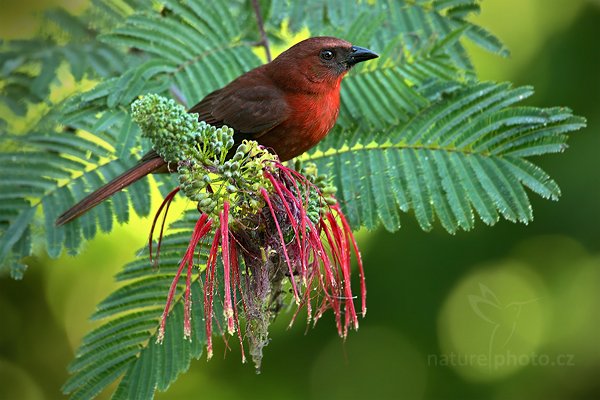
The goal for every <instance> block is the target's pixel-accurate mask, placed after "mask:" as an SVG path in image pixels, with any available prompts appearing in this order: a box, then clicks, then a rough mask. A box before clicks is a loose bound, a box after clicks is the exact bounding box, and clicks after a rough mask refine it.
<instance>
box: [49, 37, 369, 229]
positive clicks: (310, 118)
mask: <svg viewBox="0 0 600 400" xmlns="http://www.w3.org/2000/svg"><path fill="white" fill-rule="evenodd" d="M377 57H378V55H377V54H376V53H374V52H372V51H371V50H368V49H365V48H363V47H358V46H353V45H352V44H351V43H349V42H347V41H345V40H342V39H337V38H334V37H314V38H310V39H306V40H304V41H302V42H300V43H298V44H296V45H294V46H292V47H290V48H289V49H288V50H286V51H285V52H283V53H281V54H280V55H279V56H278V57H277V58H276V59H274V60H273V61H271V62H270V63H268V64H264V65H261V66H260V67H258V68H255V69H253V70H251V71H249V72H246V73H245V74H244V75H242V76H240V77H239V78H237V79H235V80H234V81H233V82H231V83H229V84H228V85H227V86H225V87H223V88H222V89H219V90H216V91H214V92H212V93H210V94H209V95H208V96H206V97H205V98H204V99H202V100H201V101H200V102H199V103H198V104H196V105H195V106H194V107H192V108H191V109H190V110H189V112H191V113H198V119H199V120H201V121H205V122H207V123H209V124H211V125H215V126H222V125H227V126H229V127H231V128H233V130H234V131H235V135H234V138H235V139H236V142H237V143H240V142H241V140H242V139H253V140H256V141H257V142H258V143H259V144H261V145H263V146H265V147H267V148H270V149H272V150H273V151H274V152H275V153H276V154H277V155H278V156H279V158H280V159H281V160H282V161H287V160H289V159H292V158H294V157H296V156H298V155H300V154H302V153H304V152H305V151H306V150H308V149H310V148H311V147H313V146H314V145H316V144H317V143H318V142H319V141H320V140H321V139H323V138H324V137H325V135H327V133H328V132H329V131H330V130H331V128H333V125H334V124H335V121H336V119H337V116H338V113H339V110H340V84H341V81H342V78H343V77H344V75H345V74H346V73H347V72H348V71H349V70H350V68H352V66H354V65H355V64H357V63H359V62H362V61H366V60H370V59H373V58H377ZM153 172H168V168H167V164H166V163H165V161H164V160H163V159H162V158H160V156H159V155H158V154H156V153H155V152H154V151H151V152H150V153H148V154H146V155H145V156H144V157H143V158H142V159H141V161H140V162H139V163H138V164H137V165H136V166H134V167H133V168H131V169H130V170H128V171H126V172H125V173H123V174H122V175H120V176H119V177H117V178H115V179H114V180H113V181H111V182H109V183H107V184H106V185H104V186H103V187H101V188H100V189H98V190H96V191H95V192H93V193H92V194H90V195H89V196H87V197H86V198H84V199H83V200H81V201H80V202H79V203H77V204H76V205H75V206H73V207H72V208H71V209H69V210H67V211H66V212H65V213H63V214H62V215H61V216H60V217H58V219H57V220H56V224H57V225H63V224H66V223H67V222H69V221H71V220H73V219H75V218H77V217H79V216H80V215H82V214H83V213H85V212H87V211H88V210H90V209H91V208H92V207H94V206H96V205H98V204H99V203H101V202H102V201H104V200H106V199H107V198H108V197H110V196H111V195H113V194H114V193H116V192H118V191H120V190H122V189H123V188H125V187H127V186H129V185H131V184H132V183H133V182H135V181H137V180H139V179H141V178H143V177H144V176H146V175H148V174H149V173H153Z"/></svg>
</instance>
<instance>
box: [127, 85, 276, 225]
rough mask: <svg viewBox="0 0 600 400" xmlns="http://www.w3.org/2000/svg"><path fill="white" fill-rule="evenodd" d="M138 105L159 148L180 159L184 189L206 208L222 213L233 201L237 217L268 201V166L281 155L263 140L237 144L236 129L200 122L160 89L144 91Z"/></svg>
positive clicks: (140, 119) (137, 116) (136, 113)
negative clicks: (264, 192) (263, 191)
mask: <svg viewBox="0 0 600 400" xmlns="http://www.w3.org/2000/svg"><path fill="white" fill-rule="evenodd" d="M132 111H133V112H132V116H133V119H134V120H135V121H136V122H137V123H138V124H139V125H140V127H141V129H142V135H143V136H144V137H148V138H149V139H150V140H151V141H152V144H153V148H154V150H155V151H156V152H157V153H158V154H159V155H160V156H161V157H162V158H163V159H164V160H165V161H167V162H169V163H176V165H177V172H178V174H179V184H180V188H181V190H182V192H183V193H184V194H185V195H186V196H187V197H188V198H190V199H191V200H193V201H195V202H196V203H198V209H199V210H200V211H201V212H204V213H206V214H208V215H209V216H211V217H216V216H218V213H219V211H220V210H222V209H223V204H224V203H225V202H228V203H229V204H230V206H231V216H232V217H234V218H235V217H237V216H238V214H240V213H244V214H245V213H248V212H254V213H256V212H257V211H258V210H260V209H261V208H262V207H263V206H264V202H263V199H262V196H261V194H260V190H261V188H267V189H268V188H270V182H269V180H268V179H267V178H265V177H264V175H263V172H264V171H265V170H268V169H270V168H272V164H273V163H274V162H276V160H277V159H276V156H274V155H273V154H271V153H269V152H268V151H267V150H265V149H263V148H262V147H261V146H259V145H258V143H256V142H255V141H248V140H244V141H243V142H242V143H241V144H240V145H239V146H238V147H237V149H235V150H234V149H233V147H234V144H235V141H234V138H233V135H234V131H233V129H231V128H229V127H227V126H222V127H219V128H217V127H214V126H211V125H209V124H206V123H205V122H198V121H197V115H196V114H188V113H187V112H186V111H185V109H184V108H183V107H182V106H180V105H178V104H176V103H175V102H174V101H173V100H167V99H165V98H163V97H161V96H158V95H154V94H150V95H146V96H143V97H141V98H140V99H138V100H137V101H135V102H134V103H133V105H132Z"/></svg>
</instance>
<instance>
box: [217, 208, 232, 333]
mask: <svg viewBox="0 0 600 400" xmlns="http://www.w3.org/2000/svg"><path fill="white" fill-rule="evenodd" d="M219 220H220V223H221V226H220V230H221V255H222V259H223V280H224V285H225V287H224V290H225V304H224V305H223V306H224V307H223V314H224V316H225V320H226V321H227V332H228V333H229V334H230V335H232V334H233V332H234V331H235V326H234V321H233V308H232V305H231V277H230V268H231V265H230V260H229V202H227V201H225V202H224V203H223V211H221V213H220V214H219Z"/></svg>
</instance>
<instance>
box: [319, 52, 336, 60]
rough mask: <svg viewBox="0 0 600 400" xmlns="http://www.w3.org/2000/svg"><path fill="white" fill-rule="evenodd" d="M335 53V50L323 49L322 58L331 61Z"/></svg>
mask: <svg viewBox="0 0 600 400" xmlns="http://www.w3.org/2000/svg"><path fill="white" fill-rule="evenodd" d="M334 55H335V54H333V51H331V50H322V51H321V58H322V59H323V60H325V61H329V60H331V59H332V58H333V56H334Z"/></svg>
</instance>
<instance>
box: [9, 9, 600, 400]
mask: <svg viewBox="0 0 600 400" xmlns="http://www.w3.org/2000/svg"><path fill="white" fill-rule="evenodd" d="M85 4H86V2H85V1H84V0H72V1H60V0H53V1H51V0H45V1H35V0H21V1H14V0H9V1H8V2H6V1H3V2H2V11H1V12H0V37H2V38H4V39H7V38H21V37H27V36H28V35H31V34H32V33H33V32H35V29H36V24H37V23H38V21H39V16H37V15H36V12H39V11H40V10H43V9H45V8H48V7H51V6H62V7H65V8H67V9H69V10H71V11H73V12H78V11H80V10H81V9H82V8H83V7H85ZM482 7H483V12H482V13H481V15H480V16H478V17H477V18H476V20H477V22H478V23H479V24H481V25H483V26H484V27H486V28H488V29H490V30H491V31H492V32H494V33H495V34H496V35H497V36H499V37H500V38H501V39H502V40H503V41H504V42H505V43H506V44H507V46H508V47H509V48H510V50H511V52H512V56H511V57H510V58H508V59H502V58H499V57H496V56H493V55H490V54H487V53H485V52H483V51H480V50H478V49H476V48H470V50H472V55H473V60H474V62H475V64H476V65H477V68H478V71H479V74H480V76H481V77H482V78H483V79H486V80H495V81H507V80H508V81H512V82H514V83H515V85H524V84H527V85H533V86H534V87H535V88H536V95H535V96H534V97H533V98H532V99H530V100H529V103H530V104H534V105H536V106H555V105H565V106H569V107H571V108H573V109H574V110H575V113H576V114H579V115H583V116H585V117H587V118H588V125H589V126H588V128H587V129H585V130H583V131H580V132H577V133H575V134H574V135H573V136H572V139H571V140H570V142H569V144H570V149H569V150H568V151H567V152H566V153H565V154H561V155H554V156H549V157H545V158H544V159H542V160H540V164H541V165H542V166H543V167H544V168H545V169H546V171H548V172H549V173H550V174H551V175H552V176H553V177H554V178H555V179H556V180H557V181H558V182H559V184H560V185H561V188H562V191H563V196H562V198H561V200H560V201H559V202H558V203H555V202H550V201H546V200H542V199H540V198H537V197H533V196H532V203H533V208H534V214H535V221H534V222H533V223H531V224H529V226H524V225H514V224H511V223H508V222H500V223H498V224H497V225H496V226H494V227H487V226H485V225H484V224H483V223H479V224H478V226H477V227H476V229H475V230H474V231H472V232H468V233H464V232H461V233H458V234H456V235H454V236H451V235H449V234H447V233H446V232H445V231H443V230H442V229H441V228H439V227H437V228H436V229H434V230H433V232H430V233H424V232H422V231H421V230H420V229H419V227H418V226H417V224H416V223H415V221H414V219H413V217H412V216H411V215H405V216H404V218H403V221H402V223H403V225H402V229H401V230H400V232H398V233H396V234H389V233H387V232H385V231H383V230H378V231H375V232H360V234H359V239H360V245H361V249H362V252H363V259H364V262H365V264H366V268H367V283H368V289H369V295H368V306H369V312H368V314H367V318H365V319H364V320H362V321H361V327H360V330H359V331H358V332H357V333H352V334H351V335H350V337H349V338H348V340H346V341H345V342H342V341H341V340H340V339H339V338H338V337H337V335H336V331H335V329H334V327H333V322H332V320H331V319H328V318H325V319H324V320H322V321H321V322H320V323H319V324H318V325H317V327H316V328H315V329H309V330H308V331H306V329H305V326H303V325H302V324H298V325H296V326H295V327H293V328H292V329H290V330H288V329H286V326H287V322H288V321H289V317H290V315H289V314H288V315H286V314H284V315H281V316H280V317H279V319H278V320H277V321H276V323H275V326H274V327H273V329H272V342H271V344H270V345H269V346H268V347H267V348H266V349H265V352H266V353H265V358H264V361H263V370H262V374H261V375H256V374H255V373H254V369H253V367H252V365H250V364H246V365H242V364H241V363H240V358H239V350H237V349H236V347H235V346H232V347H233V350H232V351H230V352H228V353H227V354H226V355H225V354H224V348H223V345H222V344H220V345H219V347H217V349H216V351H215V355H216V356H215V357H214V358H213V359H212V360H211V361H210V362H209V363H207V362H206V360H205V359H201V360H199V361H195V362H193V364H192V368H191V370H190V371H189V372H188V373H187V374H185V375H184V376H183V377H181V378H180V379H179V380H178V381H177V382H176V383H175V384H174V385H173V386H172V387H171V389H170V390H169V391H168V392H167V393H162V394H158V395H157V398H159V399H188V398H190V399H195V398H198V399H200V398H211V399H239V398H245V399H342V398H344V399H352V398H374V399H387V398H401V399H407V400H409V399H599V398H600V379H598V378H599V375H600V207H599V205H600V168H599V167H600V1H598V0H486V1H483V2H482ZM65 82H66V84H68V79H66V80H65ZM147 227H148V220H144V219H134V220H133V222H132V223H131V224H129V225H127V226H120V227H119V228H118V229H116V230H114V231H113V232H112V233H111V234H110V235H99V236H98V237H97V238H96V239H95V240H94V241H92V242H90V243H88V244H87V245H86V248H85V250H84V251H83V253H82V254H81V255H80V256H79V257H77V258H72V257H68V256H64V257H61V258H60V259H58V260H49V259H47V258H46V257H45V256H44V255H43V254H42V253H41V254H39V256H38V257H36V258H34V259H32V260H31V262H30V268H29V270H28V271H27V273H26V275H25V279H24V280H22V281H13V280H10V278H7V277H3V278H0V399H60V398H63V396H62V395H61V393H60V386H61V385H62V384H63V382H64V381H65V380H66V378H67V372H66V366H67V364H68V363H69V361H71V359H72V358H73V352H74V349H76V347H77V345H78V343H79V341H80V339H81V337H82V336H83V335H84V334H85V333H86V332H87V331H88V330H89V329H91V328H92V327H94V325H93V324H92V323H90V322H89V321H88V320H87V318H88V316H89V315H90V314H91V313H92V311H93V309H94V305H95V304H96V303H97V302H98V301H100V300H101V299H102V298H104V297H105V296H106V295H107V294H109V293H110V292H112V291H113V290H114V289H115V283H114V282H113V280H112V276H113V275H114V274H115V273H116V272H117V271H118V270H119V268H120V267H121V266H122V265H123V264H124V263H126V262H127V261H129V260H131V259H132V258H133V257H134V253H135V250H136V249H137V248H139V247H141V246H143V243H144V241H145V238H146V235H147Z"/></svg>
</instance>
